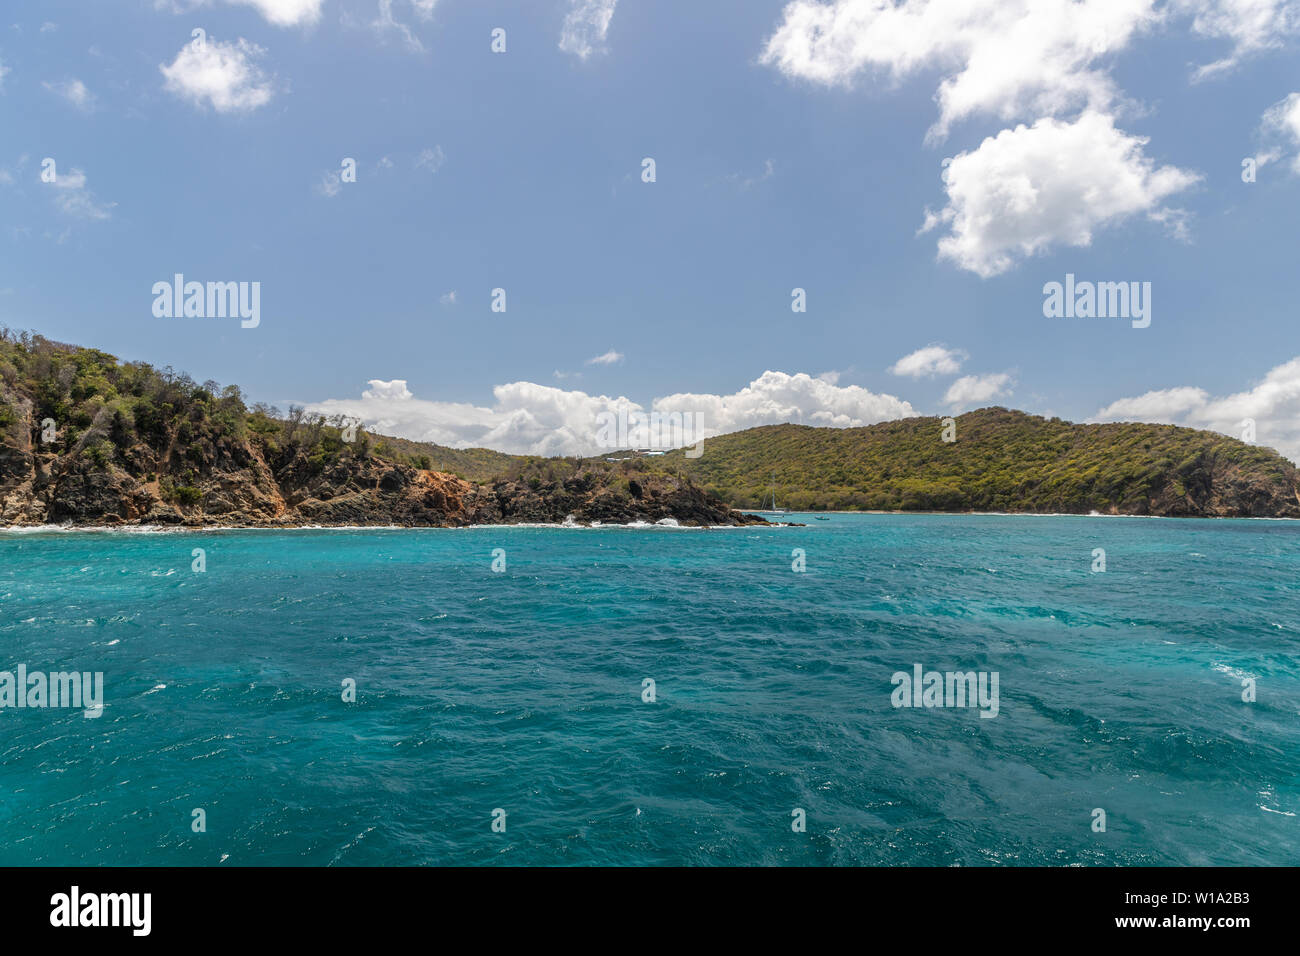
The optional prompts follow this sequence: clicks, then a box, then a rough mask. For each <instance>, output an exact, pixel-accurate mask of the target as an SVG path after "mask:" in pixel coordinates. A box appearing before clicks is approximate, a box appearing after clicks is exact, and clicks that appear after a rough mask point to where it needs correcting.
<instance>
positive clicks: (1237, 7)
mask: <svg viewBox="0 0 1300 956" xmlns="http://www.w3.org/2000/svg"><path fill="white" fill-rule="evenodd" d="M1174 6H1175V8H1176V9H1177V10H1178V11H1179V12H1181V13H1188V14H1191V16H1192V18H1193V19H1192V31H1193V32H1194V33H1198V34H1200V35H1201V36H1205V37H1211V38H1213V39H1224V40H1229V41H1231V43H1232V50H1231V52H1230V53H1229V54H1228V55H1227V56H1225V57H1223V58H1222V59H1219V60H1215V61H1214V62H1212V63H1207V64H1205V65H1204V66H1201V67H1198V68H1197V70H1196V71H1195V73H1194V74H1193V78H1194V79H1197V80H1203V79H1205V78H1207V77H1210V76H1213V75H1215V74H1218V73H1223V72H1226V71H1228V70H1231V69H1232V68H1234V67H1235V66H1237V64H1238V63H1240V62H1241V60H1243V59H1245V58H1246V57H1248V56H1252V55H1254V54H1257V53H1261V52H1263V51H1265V50H1275V49H1278V48H1280V47H1281V46H1283V44H1284V41H1285V39H1286V38H1287V37H1288V36H1295V35H1296V34H1297V33H1300V2H1297V0H1176V2H1175V4H1174Z"/></svg>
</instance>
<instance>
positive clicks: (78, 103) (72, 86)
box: [41, 77, 95, 111]
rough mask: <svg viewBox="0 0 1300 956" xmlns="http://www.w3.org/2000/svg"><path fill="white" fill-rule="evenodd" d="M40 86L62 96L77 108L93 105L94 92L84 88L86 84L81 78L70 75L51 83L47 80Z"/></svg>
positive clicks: (91, 106)
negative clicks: (65, 78)
mask: <svg viewBox="0 0 1300 956" xmlns="http://www.w3.org/2000/svg"><path fill="white" fill-rule="evenodd" d="M41 86H43V87H45V88H46V89H47V90H49V91H50V92H51V93H54V94H56V95H58V96H61V97H63V98H64V99H65V100H67V101H68V102H69V103H71V104H72V105H73V106H75V107H76V108H77V109H79V110H87V111H88V110H90V109H92V108H93V107H94V105H95V94H93V93H91V92H90V90H88V89H86V84H85V83H82V82H81V80H78V79H76V78H75V77H72V78H70V79H67V80H63V81H62V82H59V83H52V82H50V81H48V80H46V81H45V82H43V83H42V84H41Z"/></svg>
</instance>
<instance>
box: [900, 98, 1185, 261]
mask: <svg viewBox="0 0 1300 956" xmlns="http://www.w3.org/2000/svg"><path fill="white" fill-rule="evenodd" d="M1146 143H1147V140H1146V138H1145V137H1139V136H1130V135H1129V134H1127V133H1125V132H1124V131H1123V130H1119V129H1116V128H1115V124H1114V120H1113V119H1112V118H1111V117H1110V116H1108V115H1106V114H1104V113H1097V112H1092V111H1085V112H1084V113H1083V114H1082V115H1081V116H1080V117H1079V118H1078V119H1077V120H1075V121H1073V122H1064V121H1058V120H1054V119H1050V118H1047V119H1042V120H1039V121H1038V122H1037V123H1035V124H1034V125H1033V126H1024V125H1021V126H1017V127H1016V128H1015V129H1008V130H1003V131H1002V132H1000V133H999V134H998V135H997V136H993V137H989V138H987V139H985V140H984V142H983V143H981V144H980V146H979V148H978V149H975V150H973V151H971V152H966V153H960V154H958V155H957V156H955V157H953V158H952V159H951V160H950V161H948V164H947V168H946V169H945V170H944V176H943V180H944V186H945V189H946V190H947V193H948V205H947V206H946V207H945V208H944V209H943V210H942V211H940V212H939V213H927V215H926V219H925V223H924V225H923V226H922V227H921V231H922V232H926V231H929V230H930V229H933V228H935V227H936V226H939V225H946V226H948V227H949V228H950V232H949V233H948V235H946V236H943V237H942V238H941V239H940V240H939V255H940V257H941V258H945V259H950V260H952V261H953V262H954V263H956V264H957V265H958V266H960V267H961V268H963V269H968V270H970V271H972V272H975V273H977V274H978V275H980V276H984V277H988V276H994V275H998V274H999V273H1002V272H1005V271H1007V270H1008V269H1010V268H1011V267H1012V266H1013V265H1014V264H1015V263H1016V262H1017V261H1018V260H1019V259H1021V258H1024V257H1028V256H1032V255H1036V254H1040V253H1044V252H1046V251H1047V250H1048V249H1050V248H1051V247H1052V246H1054V245H1058V244H1062V245H1068V246H1087V245H1090V244H1091V242H1092V236H1093V232H1094V231H1095V230H1097V229H1099V228H1102V227H1105V226H1109V225H1112V224H1115V223H1118V222H1121V221H1123V220H1125V219H1127V218H1129V217H1131V216H1134V215H1137V214H1139V213H1144V214H1146V215H1147V216H1148V217H1150V218H1152V219H1155V220H1157V221H1161V222H1166V223H1168V224H1170V225H1171V226H1174V227H1176V226H1178V225H1179V224H1180V223H1181V219H1180V217H1179V216H1178V215H1177V213H1176V211H1174V210H1170V209H1166V208H1164V207H1162V206H1161V205H1160V204H1161V202H1162V201H1163V200H1164V199H1165V198H1167V197H1168V196H1170V195H1172V194H1174V193H1176V192H1179V191H1181V190H1183V189H1186V188H1187V187H1189V186H1191V185H1192V184H1193V183H1195V182H1197V181H1198V180H1199V178H1200V177H1199V176H1198V175H1197V174H1195V173H1191V172H1188V171H1186V170H1182V169H1178V168H1176V167H1173V166H1162V167H1160V168H1156V166H1155V163H1154V162H1153V161H1152V160H1150V159H1149V158H1148V157H1147V156H1146V155H1145V154H1144V152H1143V149H1144V147H1145V146H1146Z"/></svg>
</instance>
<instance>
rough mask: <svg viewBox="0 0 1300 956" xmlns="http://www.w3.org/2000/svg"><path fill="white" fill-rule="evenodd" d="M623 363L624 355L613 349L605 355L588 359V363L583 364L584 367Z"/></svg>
mask: <svg viewBox="0 0 1300 956" xmlns="http://www.w3.org/2000/svg"><path fill="white" fill-rule="evenodd" d="M621 361H623V353H622V352H615V351H614V350H613V349H610V350H609V351H608V352H606V353H605V354H604V355H597V356H594V357H593V358H589V359H587V361H586V362H584V363H583V364H584V365H617V364H618V363H619V362H621Z"/></svg>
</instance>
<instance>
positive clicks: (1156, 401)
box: [1092, 356, 1300, 462]
mask: <svg viewBox="0 0 1300 956" xmlns="http://www.w3.org/2000/svg"><path fill="white" fill-rule="evenodd" d="M1246 419H1252V420H1253V421H1254V422H1255V435H1256V443H1257V444H1259V445H1264V446H1267V447H1270V448H1275V449H1277V451H1279V452H1281V453H1282V454H1283V455H1285V456H1286V457H1287V458H1290V459H1291V460H1292V461H1293V462H1300V356H1297V357H1296V358H1293V359H1291V360H1290V361H1287V362H1284V363H1283V364H1281V365H1278V366H1277V367H1275V368H1273V369H1271V370H1270V371H1269V372H1268V374H1266V375H1265V376H1264V378H1263V380H1261V381H1260V382H1259V383H1258V384H1256V385H1254V386H1253V387H1251V388H1248V389H1246V390H1245V391H1242V392H1236V393H1234V394H1231V395H1223V396H1219V397H1215V396H1213V395H1211V394H1210V393H1209V392H1207V391H1206V390H1205V389H1203V388H1198V387H1195V386H1190V385H1183V386H1178V387H1176V388H1166V389H1157V390H1155V391H1151V392H1146V393H1145V394H1142V395H1138V396H1136V397H1133V398H1121V399H1119V400H1118V401H1115V402H1111V403H1110V404H1109V405H1107V406H1106V407H1105V408H1103V409H1101V410H1100V411H1099V412H1097V414H1096V416H1095V417H1094V418H1093V419H1092V421H1144V422H1159V423H1163V424H1168V425H1187V426H1189V427H1192V428H1208V429H1212V430H1214V431H1217V432H1221V433H1222V434H1225V435H1231V436H1232V437H1233V438H1241V437H1242V434H1243V430H1244V427H1245V426H1244V422H1245V420H1246Z"/></svg>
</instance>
